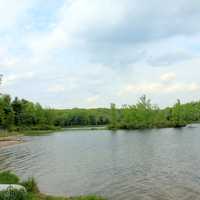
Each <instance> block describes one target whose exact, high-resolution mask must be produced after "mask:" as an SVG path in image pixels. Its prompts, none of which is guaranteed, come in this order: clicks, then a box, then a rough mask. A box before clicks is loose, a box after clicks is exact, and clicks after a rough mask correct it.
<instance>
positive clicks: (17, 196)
mask: <svg viewBox="0 0 200 200" xmlns="http://www.w3.org/2000/svg"><path fill="white" fill-rule="evenodd" d="M0 200H27V193H26V192H25V191H24V190H14V189H9V190H5V191H1V192H0Z"/></svg>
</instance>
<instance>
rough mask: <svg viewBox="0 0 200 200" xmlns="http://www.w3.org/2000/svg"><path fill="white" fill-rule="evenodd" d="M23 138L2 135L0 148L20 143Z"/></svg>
mask: <svg viewBox="0 0 200 200" xmlns="http://www.w3.org/2000/svg"><path fill="white" fill-rule="evenodd" d="M22 142H23V139H22V138H21V137H20V136H10V137H2V138H1V137H0V148H2V147H7V146H10V145H15V144H20V143H22Z"/></svg>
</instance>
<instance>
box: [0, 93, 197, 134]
mask: <svg viewBox="0 0 200 200" xmlns="http://www.w3.org/2000/svg"><path fill="white" fill-rule="evenodd" d="M199 121H200V101H199V102H191V103H187V104H181V102H180V100H178V101H177V102H176V104H175V105H174V106H172V107H167V108H164V109H161V108H159V107H158V106H156V105H153V104H151V101H150V100H149V99H147V98H146V96H142V97H141V98H140V99H139V101H138V103H137V104H136V105H124V106H122V107H121V108H116V106H115V104H111V107H110V108H96V109H79V108H73V109H61V110H58V109H50V108H43V107H42V106H41V105H40V104H38V103H32V102H30V101H27V100H24V99H18V98H15V99H14V100H12V99H11V98H10V96H9V95H1V96H0V128H1V129H2V130H8V131H10V132H12V133H19V132H20V133H22V134H25V135H39V134H44V133H49V132H51V131H52V132H54V131H57V130H62V129H63V128H70V127H71V128H73V127H89V126H90V127H96V126H100V127H101V126H104V127H108V128H109V129H144V128H165V127H183V126H185V125H187V124H190V123H194V122H199ZM91 129H93V128H91ZM94 129H95V128H94ZM0 135H2V131H1V132H0Z"/></svg>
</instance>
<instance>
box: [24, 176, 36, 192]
mask: <svg viewBox="0 0 200 200" xmlns="http://www.w3.org/2000/svg"><path fill="white" fill-rule="evenodd" d="M21 185H23V186H24V187H25V188H26V191H27V192H32V193H37V192H39V189H38V186H37V183H36V181H35V179H34V178H29V179H28V180H27V181H23V182H22V183H21Z"/></svg>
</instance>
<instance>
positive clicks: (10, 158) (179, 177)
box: [0, 125, 200, 200]
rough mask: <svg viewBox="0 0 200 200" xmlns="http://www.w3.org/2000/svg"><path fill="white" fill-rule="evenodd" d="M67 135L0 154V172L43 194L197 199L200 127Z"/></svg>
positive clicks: (31, 141) (29, 139)
mask: <svg viewBox="0 0 200 200" xmlns="http://www.w3.org/2000/svg"><path fill="white" fill-rule="evenodd" d="M195 126H196V128H183V129H159V130H145V131H117V132H116V133H114V132H111V131H86V130H85V131H67V132H63V133H55V134H53V135H48V136H39V137H27V138H26V140H27V142H26V143H23V144H20V145H16V146H12V147H8V148H4V149H1V150H0V169H11V170H14V171H15V172H16V173H17V174H18V175H20V176H22V177H23V178H26V177H29V176H34V177H36V179H37V181H38V183H39V186H40V189H41V191H42V192H46V193H49V194H56V195H83V194H98V195H102V196H105V197H108V199H110V200H179V199H180V200H194V199H198V200H199V199H200V126H199V125H198V126H197V125H195Z"/></svg>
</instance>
